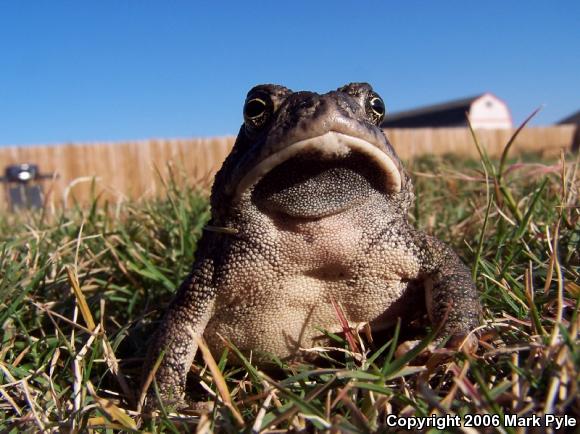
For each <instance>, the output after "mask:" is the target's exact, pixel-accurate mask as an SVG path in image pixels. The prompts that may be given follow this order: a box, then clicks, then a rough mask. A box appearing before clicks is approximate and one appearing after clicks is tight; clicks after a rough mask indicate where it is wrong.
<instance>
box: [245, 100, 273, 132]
mask: <svg viewBox="0 0 580 434" xmlns="http://www.w3.org/2000/svg"><path fill="white" fill-rule="evenodd" d="M271 114H272V101H271V100H270V99H269V98H268V97H266V96H259V97H257V96H254V97H249V98H248V99H247V100H246V103H245V104H244V122H245V123H246V126H247V127H248V128H249V129H250V130H256V129H259V128H260V127H262V126H264V125H265V124H266V123H267V121H268V119H269V118H270V115H271Z"/></svg>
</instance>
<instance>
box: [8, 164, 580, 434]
mask: <svg viewBox="0 0 580 434" xmlns="http://www.w3.org/2000/svg"><path fill="white" fill-rule="evenodd" d="M579 167H580V164H579V162H578V158H577V157H576V156H573V155H569V156H567V157H566V161H565V160H564V158H561V159H552V160H550V161H546V160H542V159H540V158H538V157H537V156H528V157H526V158H519V159H518V160H513V161H508V160H507V159H504V160H503V161H490V160H488V159H487V158H486V157H485V156H482V161H465V160H460V159H457V158H452V157H446V158H421V159H418V160H416V161H414V162H412V163H410V164H408V169H409V170H410V172H411V173H412V174H413V177H414V179H415V191H416V196H417V200H416V205H415V207H414V209H413V210H412V215H411V220H413V221H414V224H415V225H417V226H418V227H420V228H421V229H423V230H426V231H427V232H429V233H432V234H434V235H436V236H438V237H439V238H441V239H443V240H445V241H446V242H448V243H450V244H451V245H452V246H453V247H454V248H455V249H456V251H457V252H458V253H459V254H460V256H461V257H462V259H463V260H464V261H465V263H466V264H468V265H469V266H470V267H471V268H472V270H473V276H474V278H475V280H476V282H477V286H478V288H479V290H480V292H481V299H482V302H483V304H484V306H485V320H486V323H485V324H483V325H482V327H481V330H480V331H479V333H480V348H479V350H478V352H477V354H474V355H467V354H463V353H456V354H452V353H450V352H448V351H447V350H444V349H441V350H437V351H435V352H433V353H432V354H431V356H429V357H426V356H425V355H424V354H423V355H419V356H418V355H417V353H418V352H419V351H411V352H409V353H407V354H406V355H405V356H403V357H402V358H395V357H394V350H395V348H396V347H397V343H400V342H401V340H402V334H403V333H405V324H403V325H402V327H401V329H400V330H398V329H397V330H395V331H393V332H392V333H391V334H390V335H387V336H386V337H384V339H383V340H380V341H379V340H375V341H374V342H372V343H370V342H368V340H366V341H365V343H364V348H365V350H364V351H365V352H364V354H355V353H353V352H352V351H351V350H352V348H351V347H350V346H349V343H348V342H347V341H346V339H344V338H342V337H339V336H336V347H338V348H340V349H342V350H343V351H341V352H338V355H335V354H332V355H325V357H324V363H323V364H322V365H317V366H314V365H292V366H287V365H285V364H283V363H279V366H280V369H279V370H277V371H274V372H263V371H261V370H259V369H257V368H256V367H254V366H252V364H251V363H250V362H248V360H246V359H244V358H243V356H240V361H241V366H231V365H226V363H225V356H222V358H221V359H218V360H217V361H216V363H217V367H216V366H213V369H208V368H207V367H206V364H205V363H204V360H203V358H202V357H198V359H197V361H196V364H195V366H194V367H193V368H192V375H193V378H194V380H195V381H193V383H197V384H196V385H195V387H194V388H193V391H192V392H191V393H192V399H194V400H198V401H207V402H208V405H207V406H199V407H200V408H201V409H198V411H189V412H187V413H183V414H179V415H175V414H172V413H171V409H164V411H163V412H162V414H161V415H159V416H158V417H155V418H149V417H141V416H140V415H139V414H138V413H136V412H135V411H134V409H135V403H136V400H137V399H138V397H137V396H136V391H137V389H138V384H139V382H140V375H141V372H140V368H141V366H142V362H143V356H144V354H145V351H146V347H147V341H148V339H149V338H150V336H151V334H152V333H153V331H154V329H155V325H156V321H158V319H159V317H160V315H161V314H162V312H163V310H164V308H165V306H166V305H167V304H168V302H169V301H170V299H171V294H172V293H173V292H174V291H175V290H176V288H177V286H178V285H179V284H180V283H181V281H182V279H183V278H184V276H185V275H186V274H187V273H188V271H189V267H190V265H191V263H192V261H193V257H194V254H195V245H196V241H197V240H198V238H199V237H200V235H201V233H202V230H203V226H204V223H205V222H206V221H207V219H208V216H209V211H208V203H207V197H206V195H205V193H203V192H199V191H196V189H195V188H194V187H191V186H190V187H187V188H186V187H183V185H184V183H183V182H179V183H178V182H175V181H174V180H173V178H172V179H170V180H168V183H167V198H166V199H164V200H158V201H149V202H141V203H126V204H123V205H121V206H120V207H112V206H108V205H107V204H103V203H101V202H99V201H97V200H95V202H94V203H93V205H92V206H90V207H85V208H83V207H77V208H74V209H69V210H67V211H66V212H58V213H56V214H55V215H53V214H49V213H34V214H30V215H24V216H22V215H21V216H13V215H10V216H8V215H4V216H2V217H0V237H1V241H2V242H1V244H0V275H1V282H0V325H1V327H2V331H1V336H2V338H1V339H2V348H1V350H0V431H2V432H22V431H29V432H35V431H40V430H46V431H55V432H65V431H69V430H70V431H76V432H83V431H86V430H90V429H94V430H97V431H103V432H105V431H106V430H107V429H109V430H110V431H109V432H112V431H111V430H113V431H117V430H123V431H129V432H130V431H133V430H134V431H140V430H144V431H154V432H182V431H186V430H190V431H195V430H196V429H198V430H202V431H203V430H209V429H213V430H214V431H220V432H222V431H224V432H239V431H246V432H250V431H251V430H252V429H254V430H255V431H256V432H257V431H259V430H273V429H279V430H286V429H290V430H294V431H301V430H306V431H312V430H324V429H329V430H331V431H333V432H338V431H342V432H374V431H384V430H390V431H392V430H395V429H399V430H401V428H400V427H399V428H396V427H390V426H389V424H390V423H393V422H394V419H393V418H389V417H388V415H389V414H395V415H399V416H430V415H435V416H440V417H441V418H435V417H433V418H430V419H425V421H428V420H431V421H432V422H430V423H432V424H437V423H439V422H440V423H443V422H441V421H443V420H446V421H447V425H446V428H445V429H451V428H452V424H453V423H454V419H452V417H454V416H456V415H457V416H460V419H461V421H462V422H463V423H468V422H469V421H471V422H472V423H473V424H475V425H473V426H474V428H476V430H477V431H481V430H482V425H483V424H487V425H489V426H490V428H487V430H489V431H492V432H493V431H497V432H516V428H514V427H508V426H506V425H508V424H509V423H510V421H512V422H513V420H511V419H509V418H507V419H506V418H505V416H506V415H521V416H532V415H540V416H541V415H546V414H555V415H560V416H563V415H569V416H573V417H575V418H576V423H577V424H580V399H579V396H580V393H579V390H578V386H579V382H580V381H579V380H580V347H579V339H578V326H579V325H580V323H579V319H578V310H579V309H578V306H579V296H580V253H579V250H580V249H579V245H580V244H579V243H580V209H579V208H578V203H579V201H578V193H579V189H580V173H578V169H579ZM178 184H179V185H181V187H177V185H178ZM185 184H187V183H185ZM190 184H191V183H190ZM422 336H426V340H425V341H424V344H425V345H426V344H427V343H428V342H427V339H428V337H429V336H428V333H427V332H425V333H423V335H422ZM425 345H422V346H423V347H424V346H425ZM231 351H234V352H235V351H236V350H235V349H233V348H232V349H231ZM210 364H211V363H210ZM216 385H217V386H216ZM218 386H219V387H218ZM470 414H482V415H486V414H489V415H491V416H490V417H487V418H480V419H473V418H470V417H469V416H466V415H470ZM446 415H448V416H447V419H445V416H446ZM495 415H497V416H495ZM438 421H439V422H438ZM477 424H479V425H477ZM553 426H554V427H555V425H553ZM439 428H442V426H439ZM205 432H207V431H205Z"/></svg>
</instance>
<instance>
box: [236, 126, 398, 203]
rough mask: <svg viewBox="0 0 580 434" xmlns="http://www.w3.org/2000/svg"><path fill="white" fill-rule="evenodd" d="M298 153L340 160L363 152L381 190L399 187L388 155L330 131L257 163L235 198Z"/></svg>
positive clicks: (320, 158) (373, 146)
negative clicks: (377, 179) (379, 177)
mask: <svg viewBox="0 0 580 434" xmlns="http://www.w3.org/2000/svg"><path fill="white" fill-rule="evenodd" d="M299 155H300V156H302V155H305V156H309V158H311V159H313V160H315V161H318V162H321V161H322V162H324V161H325V160H326V161H339V160H341V159H349V158H350V157H351V156H353V155H360V156H363V157H365V158H366V160H367V162H368V164H369V165H370V166H372V167H374V169H375V170H377V171H378V173H380V175H381V178H382V183H383V185H381V186H380V189H381V190H384V191H387V192H391V193H398V192H399V191H400V190H401V174H400V172H399V169H398V168H397V165H396V164H395V162H394V161H393V160H392V159H391V158H390V157H389V155H387V154H386V153H385V152H383V151H382V150H381V149H379V148H378V147H377V146H375V145H373V144H372V143H370V142H368V141H366V140H363V139H360V138H358V137H353V136H350V135H347V134H343V133H338V132H335V131H330V132H327V133H325V134H322V135H320V136H317V137H312V138H309V139H305V140H300V141H298V142H295V143H293V144H291V145H289V146H286V147H285V148H284V149H282V150H281V151H278V152H276V153H275V154H272V155H270V156H268V157H267V158H265V159H264V160H263V161H261V162H260V163H258V164H256V165H255V166H254V167H253V168H252V170H250V171H249V172H248V173H247V174H246V175H245V176H244V177H243V178H242V179H241V181H240V182H239V184H238V186H237V188H236V193H235V196H236V199H239V198H240V197H241V195H242V194H243V193H244V192H246V191H247V190H248V189H250V188H251V187H253V186H254V185H256V184H257V183H258V182H259V181H260V180H262V179H263V178H264V177H265V176H266V175H267V174H268V173H270V172H271V171H272V170H273V169H275V168H276V167H278V166H279V165H281V164H282V163H284V162H286V161H288V160H290V159H293V158H294V157H297V156H299ZM235 201H236V200H235Z"/></svg>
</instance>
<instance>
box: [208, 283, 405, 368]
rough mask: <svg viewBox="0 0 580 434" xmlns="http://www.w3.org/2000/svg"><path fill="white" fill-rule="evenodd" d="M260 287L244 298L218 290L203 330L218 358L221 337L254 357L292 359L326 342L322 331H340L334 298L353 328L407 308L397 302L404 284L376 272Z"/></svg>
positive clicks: (391, 319) (387, 318) (384, 319)
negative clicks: (212, 312) (350, 276)
mask: <svg viewBox="0 0 580 434" xmlns="http://www.w3.org/2000/svg"><path fill="white" fill-rule="evenodd" d="M259 289H260V288H259ZM261 289H262V290H257V291H256V290H255V289H254V291H249V292H245V296H242V294H241V293H237V294H235V295H234V294H232V293H231V292H230V294H229V296H226V295H225V294H226V293H227V292H228V291H227V290H222V291H221V294H224V296H222V297H218V300H216V301H217V303H216V312H215V313H214V315H213V317H212V318H211V319H210V321H209V323H208V325H207V327H206V329H205V332H204V337H205V339H206V341H207V342H208V345H209V346H210V349H211V350H212V352H213V353H214V355H216V356H217V357H219V355H220V354H221V352H222V351H223V349H224V344H223V342H222V340H221V339H220V337H219V336H222V337H224V338H227V339H228V340H229V341H231V342H232V343H233V344H234V345H235V346H236V347H237V348H239V349H240V350H242V352H244V353H246V354H250V353H252V354H253V355H254V356H255V357H258V358H259V355H260V354H263V353H269V354H273V355H275V356H277V357H279V358H281V359H288V358H296V357H300V356H301V355H302V353H301V352H300V351H299V350H300V349H307V348H311V347H314V346H320V345H326V344H328V340H327V339H326V338H325V337H324V334H323V333H322V332H321V331H320V330H321V329H322V330H326V331H329V332H333V333H337V332H340V331H341V330H342V327H341V325H340V322H339V320H338V316H337V312H336V309H335V307H334V306H333V304H332V300H334V301H336V302H338V304H339V305H340V307H341V309H342V310H343V312H344V314H345V315H346V317H347V319H348V321H349V322H350V324H351V326H356V325H357V324H360V323H363V322H373V321H379V322H380V323H386V322H394V321H396V318H397V316H398V315H400V314H401V313H402V311H403V310H405V309H404V307H402V306H401V301H402V300H403V296H404V295H405V294H406V289H407V283H405V282H401V281H400V280H387V279H385V278H384V277H379V276H364V277H360V278H351V279H349V280H347V281H331V282H329V281H321V280H319V279H315V278H312V277H308V276H294V277H288V278H286V279H281V280H280V281H278V283H273V284H271V287H270V288H267V289H266V288H261ZM233 292H234V293H236V292H237V291H233ZM248 293H251V294H252V297H248V296H247V295H248ZM272 293H277V294H284V296H283V297H282V296H272ZM232 295H233V296H232ZM397 302H399V303H397Z"/></svg>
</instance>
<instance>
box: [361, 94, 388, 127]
mask: <svg viewBox="0 0 580 434" xmlns="http://www.w3.org/2000/svg"><path fill="white" fill-rule="evenodd" d="M366 112H367V115H368V116H369V117H370V118H371V119H372V121H373V122H374V123H375V124H376V125H380V124H381V122H383V119H384V118H385V103H384V101H383V100H382V98H381V97H380V96H378V95H377V94H376V93H373V94H371V95H369V98H368V100H367V107H366Z"/></svg>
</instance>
